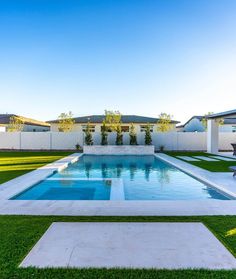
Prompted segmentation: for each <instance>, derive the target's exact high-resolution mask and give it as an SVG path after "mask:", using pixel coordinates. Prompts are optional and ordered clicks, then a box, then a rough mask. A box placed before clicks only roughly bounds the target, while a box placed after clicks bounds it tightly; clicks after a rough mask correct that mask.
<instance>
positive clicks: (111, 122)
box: [105, 110, 121, 131]
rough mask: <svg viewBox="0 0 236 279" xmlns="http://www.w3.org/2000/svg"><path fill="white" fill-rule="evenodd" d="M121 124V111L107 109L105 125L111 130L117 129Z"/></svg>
mask: <svg viewBox="0 0 236 279" xmlns="http://www.w3.org/2000/svg"><path fill="white" fill-rule="evenodd" d="M120 124H121V113H120V112H119V111H112V110H105V125H106V127H107V129H108V130H110V131H117V128H118V126H120Z"/></svg>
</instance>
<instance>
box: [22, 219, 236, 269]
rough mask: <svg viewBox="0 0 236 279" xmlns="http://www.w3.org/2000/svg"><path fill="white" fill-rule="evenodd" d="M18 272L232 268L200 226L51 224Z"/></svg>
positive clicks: (230, 260)
mask: <svg viewBox="0 0 236 279" xmlns="http://www.w3.org/2000/svg"><path fill="white" fill-rule="evenodd" d="M20 266H21V267H29V266H34V267H39V268H45V267H78V268H88V267H99V268H100V267H106V268H112V267H123V268H124V267H125V268H130V267H133V268H159V269H160V268H167V269H180V268H207V269H233V268H236V259H235V258H234V256H233V255H232V254H230V252H229V251H228V250H227V249H226V248H225V247H224V246H223V245H222V244H221V243H220V242H219V240H218V239H217V238H216V237H215V236H214V235H213V234H212V233H211V232H210V231H209V230H208V229H207V228H206V227H205V226H204V225H203V224H202V223H108V222H107V223H93V222H91V223H53V224H52V225H51V226H50V227H49V229H48V230H47V231H46V233H45V234H44V235H43V236H42V238H41V239H40V240H39V241H38V242H37V244H36V245H35V246H34V247H33V249H32V250H31V251H30V253H29V254H28V255H27V256H26V258H25V259H24V260H23V262H22V263H21V265H20Z"/></svg>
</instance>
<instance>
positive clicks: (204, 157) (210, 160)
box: [193, 156, 219, 162]
mask: <svg viewBox="0 0 236 279" xmlns="http://www.w3.org/2000/svg"><path fill="white" fill-rule="evenodd" d="M193 157H194V158H197V159H200V160H203V161H207V162H217V161H219V160H216V159H213V158H210V157H207V156H193Z"/></svg>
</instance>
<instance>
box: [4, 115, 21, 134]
mask: <svg viewBox="0 0 236 279" xmlns="http://www.w3.org/2000/svg"><path fill="white" fill-rule="evenodd" d="M23 128H24V121H23V120H22V119H21V118H20V117H17V116H11V118H10V121H9V125H8V127H7V131H8V132H21V131H22V130H23Z"/></svg>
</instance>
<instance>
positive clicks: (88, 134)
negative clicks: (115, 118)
mask: <svg viewBox="0 0 236 279" xmlns="http://www.w3.org/2000/svg"><path fill="white" fill-rule="evenodd" d="M84 140H85V144H86V145H93V137H92V133H91V129H90V123H89V122H88V123H87V126H86V129H85V139H84Z"/></svg>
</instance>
